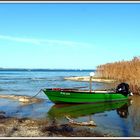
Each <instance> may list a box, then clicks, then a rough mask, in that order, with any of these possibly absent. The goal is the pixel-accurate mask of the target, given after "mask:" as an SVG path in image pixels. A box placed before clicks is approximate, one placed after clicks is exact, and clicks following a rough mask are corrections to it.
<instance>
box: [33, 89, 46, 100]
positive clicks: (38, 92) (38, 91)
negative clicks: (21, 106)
mask: <svg viewBox="0 0 140 140" xmlns="http://www.w3.org/2000/svg"><path fill="white" fill-rule="evenodd" d="M41 91H43V89H40V90H39V91H38V92H37V93H36V94H35V95H34V96H32V97H31V99H32V98H35V97H36V96H37V95H38V94H39V93H40V92H41Z"/></svg>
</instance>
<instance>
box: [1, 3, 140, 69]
mask: <svg viewBox="0 0 140 140" xmlns="http://www.w3.org/2000/svg"><path fill="white" fill-rule="evenodd" d="M139 55H140V4H132V3H131V4H130V3H129V4H126V3H125V4H109V3H108V4H107V3H106V4H103V3H99V4H96V3H92V4H91V3H90V4H86V3H83V4H80V3H79V4H72V3H71V4H70V3H65V4H62V3H52V4H51V3H46V4H33V3H32V4H21V3H20V4H14V3H13V4H8V3H7V4H2V3H1V4H0V67H3V68H65V69H69V68H70V69H94V68H96V66H98V65H100V64H105V63H110V62H115V61H121V60H131V59H132V58H133V57H134V56H139Z"/></svg>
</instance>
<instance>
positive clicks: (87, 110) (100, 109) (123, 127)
mask: <svg viewBox="0 0 140 140" xmlns="http://www.w3.org/2000/svg"><path fill="white" fill-rule="evenodd" d="M89 73H90V71H48V70H47V71H0V94H14V95H28V96H33V95H35V94H36V93H37V92H38V91H39V90H40V89H43V88H52V87H62V88H67V87H70V88H71V87H79V86H85V87H87V89H89V83H88V82H76V81H75V82H74V81H67V80H64V77H68V76H88V75H89ZM107 86H109V85H104V84H103V83H96V82H93V86H92V87H93V89H103V88H104V87H107ZM37 97H38V98H42V99H43V101H42V102H41V103H36V104H28V105H26V104H22V103H21V102H18V101H16V100H8V99H0V114H1V113H3V112H4V113H5V115H6V116H14V117H31V118H36V119H38V118H39V119H40V118H46V119H48V120H49V121H50V123H51V122H52V121H55V122H56V123H58V124H61V123H62V124H63V123H67V122H68V120H67V119H66V117H65V116H69V117H70V118H72V119H73V120H75V121H78V122H81V121H89V120H93V121H94V122H95V123H96V124H97V126H96V127H89V129H91V131H92V130H97V131H103V132H105V133H106V134H111V135H114V136H118V137H119V136H121V137H130V136H132V137H135V136H136V137H139V136H140V133H139V132H140V96H133V97H132V100H131V103H130V102H119V103H102V104H91V105H71V106H69V105H63V106H58V105H55V104H53V103H52V102H51V101H49V100H48V98H47V97H46V96H45V95H44V93H42V92H41V93H40V94H39V95H38V96H37Z"/></svg>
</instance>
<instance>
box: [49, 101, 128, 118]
mask: <svg viewBox="0 0 140 140" xmlns="http://www.w3.org/2000/svg"><path fill="white" fill-rule="evenodd" d="M129 105H130V100H124V101H117V102H116V101H115V102H103V103H94V104H72V105H71V104H60V105H54V106H52V107H51V109H50V110H49V112H48V117H49V118H50V119H51V120H53V118H55V119H58V120H59V119H62V118H64V117H66V116H69V117H71V118H79V117H83V116H89V115H93V114H97V113H102V112H105V111H111V110H116V111H117V113H118V115H119V116H120V117H124V118H126V117H127V116H128V114H129V113H128V106H129Z"/></svg>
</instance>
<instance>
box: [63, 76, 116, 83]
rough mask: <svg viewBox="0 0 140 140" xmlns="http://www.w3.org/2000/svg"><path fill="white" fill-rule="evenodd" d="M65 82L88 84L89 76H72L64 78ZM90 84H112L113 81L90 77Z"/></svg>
mask: <svg viewBox="0 0 140 140" xmlns="http://www.w3.org/2000/svg"><path fill="white" fill-rule="evenodd" d="M64 79H65V80H71V81H84V82H88V81H89V80H90V76H72V77H65V78H64ZM92 82H103V83H112V82H115V80H113V79H103V78H99V77H92Z"/></svg>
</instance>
